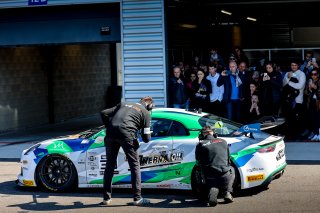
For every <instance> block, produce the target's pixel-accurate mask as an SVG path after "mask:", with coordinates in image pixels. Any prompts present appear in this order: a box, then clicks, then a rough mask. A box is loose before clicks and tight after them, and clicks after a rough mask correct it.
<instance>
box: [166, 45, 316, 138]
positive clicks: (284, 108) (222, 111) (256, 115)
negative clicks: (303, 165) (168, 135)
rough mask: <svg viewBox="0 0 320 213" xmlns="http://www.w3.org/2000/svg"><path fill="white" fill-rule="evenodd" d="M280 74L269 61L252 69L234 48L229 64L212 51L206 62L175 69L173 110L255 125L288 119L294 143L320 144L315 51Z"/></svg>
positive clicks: (171, 92) (287, 131) (287, 132)
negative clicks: (263, 120)
mask: <svg viewBox="0 0 320 213" xmlns="http://www.w3.org/2000/svg"><path fill="white" fill-rule="evenodd" d="M288 65H290V69H289V70H286V71H281V72H280V71H279V70H278V69H277V66H276V64H274V63H273V62H271V61H266V62H265V63H264V64H263V65H262V66H261V68H260V69H259V70H256V69H251V68H249V59H248V57H247V56H246V54H245V52H244V51H243V50H242V49H241V48H239V47H236V48H234V51H233V52H232V53H231V54H230V57H229V58H228V60H224V58H223V57H222V56H221V55H219V52H218V51H217V49H215V48H212V49H210V50H209V56H208V60H207V61H206V63H201V62H200V59H199V57H195V59H194V61H193V62H191V63H190V64H188V63H186V62H179V63H177V64H175V65H174V66H173V69H172V73H171V74H172V76H171V77H170V80H169V97H170V105H171V107H174V108H183V109H189V110H197V111H204V112H210V113H212V114H216V115H219V116H222V117H225V118H228V119H231V120H233V121H236V122H241V123H253V122H259V119H261V118H262V117H265V116H270V117H273V118H275V119H277V118H279V117H284V118H285V123H284V125H283V128H282V131H283V132H282V133H283V134H284V135H285V136H286V138H288V139H307V140H306V141H320V81H319V66H318V63H317V60H316V58H315V57H314V54H313V52H312V51H308V52H306V54H305V58H304V60H297V59H292V60H291V63H290V64H288Z"/></svg>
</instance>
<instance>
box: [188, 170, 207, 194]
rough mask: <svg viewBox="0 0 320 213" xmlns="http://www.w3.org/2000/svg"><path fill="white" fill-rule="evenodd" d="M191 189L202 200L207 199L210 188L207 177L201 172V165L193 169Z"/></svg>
mask: <svg viewBox="0 0 320 213" xmlns="http://www.w3.org/2000/svg"><path fill="white" fill-rule="evenodd" d="M191 189H192V193H193V194H194V195H195V196H196V198H198V199H200V200H206V199H207V194H208V193H207V192H208V189H206V182H205V178H204V176H203V174H202V172H201V168H200V166H195V167H194V168H193V170H192V173H191Z"/></svg>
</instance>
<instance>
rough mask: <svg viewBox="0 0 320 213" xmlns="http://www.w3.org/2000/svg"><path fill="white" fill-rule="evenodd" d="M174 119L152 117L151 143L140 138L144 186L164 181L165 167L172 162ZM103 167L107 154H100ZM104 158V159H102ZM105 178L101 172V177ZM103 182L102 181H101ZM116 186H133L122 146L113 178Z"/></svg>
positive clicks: (102, 166) (152, 185) (151, 185)
mask: <svg viewBox="0 0 320 213" xmlns="http://www.w3.org/2000/svg"><path fill="white" fill-rule="evenodd" d="M171 125H172V120H168V119H152V121H151V130H152V131H153V133H152V135H151V141H150V142H149V143H144V142H142V140H141V138H140V142H139V143H140V147H139V150H138V151H139V158H140V170H141V182H142V183H143V186H144V187H149V188H151V187H154V186H155V185H157V184H159V183H160V182H161V181H163V179H164V176H165V174H164V173H163V172H162V171H165V168H167V167H168V165H169V164H170V159H169V158H170V156H171V152H172V151H171V150H172V137H171V136H170V135H169V132H170V128H171ZM100 158H101V160H100V163H103V165H102V164H101V168H103V169H104V167H105V162H106V160H107V159H105V154H104V153H101V155H100ZM102 158H104V159H102ZM102 178H103V172H101V175H100V178H99V179H102ZM100 183H101V182H100ZM113 186H114V187H120V188H122V187H131V173H130V168H129V165H128V161H127V158H126V155H125V153H124V151H123V150H122V149H121V148H120V150H119V153H118V158H117V165H116V168H115V171H114V178H113Z"/></svg>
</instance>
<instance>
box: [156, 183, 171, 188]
mask: <svg viewBox="0 0 320 213" xmlns="http://www.w3.org/2000/svg"><path fill="white" fill-rule="evenodd" d="M171 186H172V184H159V185H156V187H157V188H170V187H171Z"/></svg>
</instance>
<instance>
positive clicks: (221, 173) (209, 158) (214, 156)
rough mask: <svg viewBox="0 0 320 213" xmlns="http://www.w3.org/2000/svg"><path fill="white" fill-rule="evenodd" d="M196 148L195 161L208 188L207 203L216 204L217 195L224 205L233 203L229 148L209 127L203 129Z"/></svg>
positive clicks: (233, 177) (232, 176)
mask: <svg viewBox="0 0 320 213" xmlns="http://www.w3.org/2000/svg"><path fill="white" fill-rule="evenodd" d="M199 140H200V142H199V144H198V145H197V147H196V153H195V155H196V160H197V163H198V164H199V165H200V167H201V170H202V173H203V175H204V178H205V182H206V186H207V187H208V188H209V194H208V203H209V205H210V206H216V205H217V204H218V200H217V197H218V194H219V191H220V194H221V195H222V196H223V198H224V200H225V202H226V203H231V202H233V197H232V194H231V193H232V191H233V188H232V185H233V182H234V179H235V174H234V170H233V168H232V166H230V155H229V147H228V144H227V142H226V141H225V140H223V139H220V138H217V134H216V133H215V132H214V130H213V129H211V127H209V126H205V127H203V129H202V131H201V134H200V135H199Z"/></svg>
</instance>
